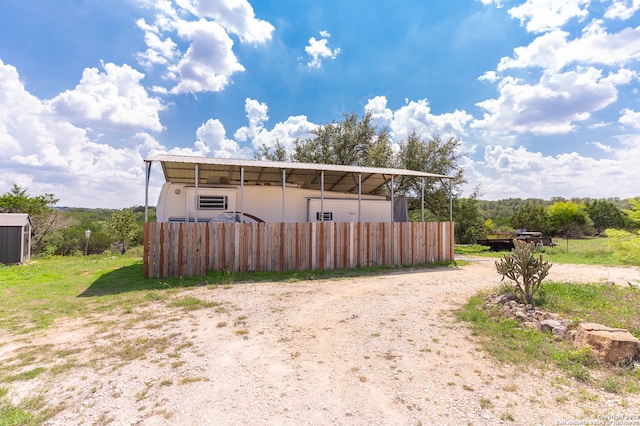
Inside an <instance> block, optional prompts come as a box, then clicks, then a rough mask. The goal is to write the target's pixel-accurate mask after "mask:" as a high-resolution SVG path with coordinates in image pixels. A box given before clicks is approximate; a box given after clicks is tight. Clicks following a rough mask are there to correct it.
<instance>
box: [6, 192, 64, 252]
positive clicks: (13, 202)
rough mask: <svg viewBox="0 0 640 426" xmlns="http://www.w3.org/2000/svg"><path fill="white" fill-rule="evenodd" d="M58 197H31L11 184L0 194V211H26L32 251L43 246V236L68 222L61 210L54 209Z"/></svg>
mask: <svg viewBox="0 0 640 426" xmlns="http://www.w3.org/2000/svg"><path fill="white" fill-rule="evenodd" d="M57 202H58V199H57V198H55V196H54V195H53V194H44V195H37V196H35V197H32V196H30V195H28V194H27V190H26V189H25V188H22V187H20V186H18V185H17V184H15V183H14V184H13V187H12V188H11V190H10V191H9V192H7V193H5V194H3V195H1V196H0V213H27V214H28V215H29V220H30V221H31V246H32V250H33V251H34V252H36V253H37V252H39V251H40V250H42V248H43V247H44V240H45V237H47V236H48V235H50V234H51V233H52V232H54V231H56V230H57V229H60V228H64V227H66V226H68V225H69V224H70V219H69V217H68V215H66V214H65V213H64V212H62V211H61V210H58V209H55V208H54V206H55V205H56V204H57Z"/></svg>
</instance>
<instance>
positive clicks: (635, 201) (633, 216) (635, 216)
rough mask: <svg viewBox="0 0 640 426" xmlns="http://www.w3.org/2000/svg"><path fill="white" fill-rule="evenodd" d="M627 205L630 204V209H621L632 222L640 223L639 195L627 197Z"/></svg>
mask: <svg viewBox="0 0 640 426" xmlns="http://www.w3.org/2000/svg"><path fill="white" fill-rule="evenodd" d="M629 205H630V206H631V209H630V210H628V209H624V210H622V211H623V212H624V213H625V214H626V215H627V217H628V218H629V219H630V220H631V221H632V222H635V223H636V224H639V225H640V197H636V198H629Z"/></svg>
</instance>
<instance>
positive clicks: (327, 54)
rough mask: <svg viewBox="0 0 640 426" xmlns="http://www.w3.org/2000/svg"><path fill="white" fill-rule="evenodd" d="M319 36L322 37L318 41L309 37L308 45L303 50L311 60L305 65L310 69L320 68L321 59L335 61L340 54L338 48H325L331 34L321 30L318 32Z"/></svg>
mask: <svg viewBox="0 0 640 426" xmlns="http://www.w3.org/2000/svg"><path fill="white" fill-rule="evenodd" d="M320 36H321V37H323V38H321V39H320V40H316V38H315V37H311V38H310V39H309V45H308V46H305V48H304V50H305V52H307V54H308V55H309V56H310V57H311V60H310V61H309V62H308V63H307V66H309V67H310V68H320V67H321V66H322V61H323V59H336V57H337V56H338V54H339V53H340V48H335V49H330V48H329V46H327V43H328V42H329V37H331V34H329V33H328V32H327V31H326V30H323V31H320Z"/></svg>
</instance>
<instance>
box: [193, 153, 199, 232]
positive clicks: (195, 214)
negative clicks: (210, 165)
mask: <svg viewBox="0 0 640 426" xmlns="http://www.w3.org/2000/svg"><path fill="white" fill-rule="evenodd" d="M199 174H200V169H199V167H198V164H196V170H195V181H196V199H195V202H194V204H195V209H194V210H195V211H194V212H193V219H194V221H195V223H198V181H199V180H200V179H199V176H198V175H199Z"/></svg>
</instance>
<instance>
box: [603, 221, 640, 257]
mask: <svg viewBox="0 0 640 426" xmlns="http://www.w3.org/2000/svg"><path fill="white" fill-rule="evenodd" d="M605 233H606V235H607V239H606V241H607V244H608V245H609V247H611V249H613V257H614V259H618V260H619V261H621V262H623V263H626V264H629V265H640V231H639V232H637V233H635V234H634V233H631V232H627V231H621V230H618V229H607V230H606V231H605Z"/></svg>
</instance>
